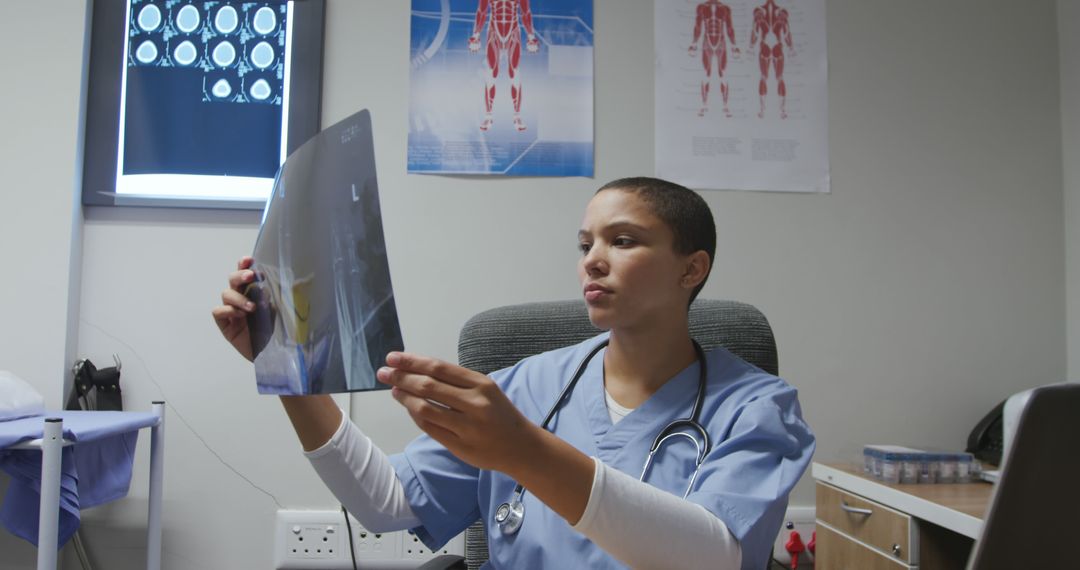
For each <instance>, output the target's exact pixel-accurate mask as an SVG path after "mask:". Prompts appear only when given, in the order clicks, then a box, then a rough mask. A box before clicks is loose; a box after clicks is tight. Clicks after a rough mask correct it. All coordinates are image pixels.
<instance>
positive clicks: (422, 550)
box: [401, 530, 465, 560]
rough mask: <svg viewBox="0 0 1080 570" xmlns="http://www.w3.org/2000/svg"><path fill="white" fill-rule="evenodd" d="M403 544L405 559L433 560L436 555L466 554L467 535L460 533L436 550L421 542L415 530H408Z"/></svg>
mask: <svg viewBox="0 0 1080 570" xmlns="http://www.w3.org/2000/svg"><path fill="white" fill-rule="evenodd" d="M402 542H403V544H402V545H401V548H402V554H401V557H402V558H404V559H405V560H431V559H432V558H435V557H436V556H442V555H443V554H457V555H458V556H465V535H464V534H459V535H457V536H455V537H454V538H452V539H450V542H447V543H446V544H444V545H443V547H442V548H440V549H439V550H438V551H436V552H432V551H430V550H428V547H427V546H426V545H425V544H424V543H423V542H420V538H419V537H417V536H416V535H415V534H413V532H412V531H411V530H410V531H406V532H405V535H404V536H403V537H402Z"/></svg>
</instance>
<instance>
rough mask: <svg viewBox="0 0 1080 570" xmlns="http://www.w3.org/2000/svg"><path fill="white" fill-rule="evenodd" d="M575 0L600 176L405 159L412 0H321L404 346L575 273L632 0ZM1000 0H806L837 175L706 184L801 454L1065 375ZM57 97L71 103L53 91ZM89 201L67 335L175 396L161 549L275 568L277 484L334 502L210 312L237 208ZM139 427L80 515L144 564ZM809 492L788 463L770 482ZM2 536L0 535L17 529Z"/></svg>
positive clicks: (370, 407)
mask: <svg viewBox="0 0 1080 570" xmlns="http://www.w3.org/2000/svg"><path fill="white" fill-rule="evenodd" d="M64 6H65V9H64V10H58V9H57V8H56V7H55V5H51V6H50V8H41V7H38V6H37V3H34V2H31V1H28V0H24V1H23V2H21V3H19V4H17V5H15V6H12V7H10V8H9V12H11V11H14V12H15V13H16V14H17V15H18V16H19V17H17V18H9V19H5V21H6V22H9V23H7V24H5V26H6V27H7V28H11V30H10V33H11V34H14V36H15V39H19V38H23V39H26V38H29V37H30V36H31V35H32V33H31V32H30V31H29V30H31V29H34V30H37V29H38V28H43V27H45V23H46V22H47V21H49V19H50V18H53V17H56V15H57V14H58V13H60V14H62V17H63V19H64V20H65V21H67V20H70V24H69V25H68V27H69V28H71V30H75V29H80V26H81V25H82V18H83V14H82V9H83V8H82V6H83V5H82V2H80V1H78V0H68V2H67V4H65V5H64ZM595 6H596V19H595V20H596V39H597V47H596V54H595V61H596V105H597V107H596V133H597V135H596V136H597V139H596V178H595V179H539V178H516V179H485V178H478V177H438V176H407V175H406V174H405V173H404V171H405V154H404V153H405V144H406V125H407V111H408V109H407V97H406V94H407V93H408V88H409V84H408V76H407V70H408V47H407V46H408V34H409V18H408V2H405V1H404V0H399V1H398V2H393V3H390V2H382V1H376V0H367V1H356V0H352V1H344V0H330V1H329V2H328V9H327V30H326V41H327V44H326V45H327V47H326V59H325V67H324V71H325V75H326V79H325V84H324V105H323V119H324V120H323V123H324V124H330V123H332V122H334V121H336V120H338V119H341V118H343V117H345V116H347V115H349V114H350V113H352V112H354V111H355V110H357V109H360V108H363V107H367V108H369V109H371V111H372V113H373V118H374V123H375V137H376V140H377V141H378V142H377V145H378V148H377V151H376V152H377V163H378V168H379V174H380V186H381V188H382V192H383V200H382V202H383V211H384V215H385V218H386V230H387V234H388V236H387V240H388V246H389V249H390V251H391V255H392V261H391V263H392V270H393V274H394V280H395V284H396V285H397V297H398V304H399V308H400V310H401V317H402V325H403V328H404V332H405V336H406V344H407V346H408V347H409V348H410V349H412V350H416V351H420V352H426V353H430V354H433V355H436V356H440V357H443V358H447V359H453V358H454V355H455V352H456V339H457V333H458V330H459V328H460V326H461V324H462V323H463V322H464V321H465V320H466V319H467V318H468V317H469V316H470V315H472V314H474V313H476V312H478V311H480V310H483V309H486V308H489V307H492V306H495V305H500V304H507V303H517V302H525V301H533V300H546V299H561V298H571V297H574V296H576V294H577V293H578V287H577V283H576V279H575V273H574V268H573V266H574V263H575V259H576V252H575V250H574V234H575V232H576V230H577V227H578V223H579V222H580V213H581V211H582V209H583V207H584V205H585V203H586V201H587V200H588V198H589V197H590V195H591V193H592V191H593V190H594V189H595V188H596V187H597V186H598V185H599V184H600V183H602V182H604V181H606V180H609V179H612V178H616V177H621V176H629V175H639V174H646V175H647V174H650V173H651V172H652V164H653V158H652V153H653V147H652V134H653V121H652V105H653V92H654V91H653V80H652V69H651V65H650V63H649V62H651V61H653V53H652V18H651V14H652V2H650V1H648V0H596V2H595ZM1015 7H1016V5H1015V3H1014V2H1008V1H1005V0H994V1H983V2H975V1H974V0H968V1H966V2H948V3H942V2H931V1H929V0H922V1H919V2H905V3H897V2H889V1H885V0H877V1H871V2H865V1H859V2H857V1H853V0H849V1H840V0H834V1H831V2H829V16H828V28H829V30H828V32H829V57H830V122H829V130H830V139H829V143H830V147H831V157H832V159H831V163H832V174H833V193H832V194H829V195H810V196H808V195H795V194H764V193H734V192H718V191H710V192H706V193H705V197H706V200H707V201H708V202H709V204H710V205H711V206H712V208H713V211H714V213H715V215H716V217H717V222H718V226H719V236H718V237H719V251H718V256H717V270H716V271H715V272H714V273H713V278H712V280H711V281H710V283H709V285H708V286H707V287H706V290H705V292H704V295H705V296H706V297H713V298H731V299H739V300H743V301H747V302H750V303H753V304H755V305H757V306H758V307H759V308H761V309H762V310H763V311H764V312H765V314H766V315H767V316H768V317H769V319H770V321H771V322H772V324H773V327H774V329H775V332H776V336H777V341H778V344H779V349H780V364H781V372H782V374H783V375H784V376H785V377H787V378H788V379H789V380H790V381H791V382H792V383H793V384H795V385H796V386H798V387H799V388H800V389H801V391H802V392H801V394H802V401H803V406H804V410H805V413H806V417H807V418H808V420H809V422H810V424H811V426H812V427H813V428H814V429H815V431H816V433H817V435H818V437H819V451H818V456H817V458H818V459H819V460H826V461H830V460H831V461H835V460H846V459H850V458H851V457H852V456H853V455H854V454H855V453H858V451H859V446H860V445H861V444H862V443H865V442H868V441H874V442H897V443H908V444H927V445H937V446H944V447H961V446H962V445H963V444H964V437H965V436H966V433H967V430H969V429H970V427H971V426H972V425H973V424H974V423H975V422H976V421H977V420H978V419H979V418H980V417H981V416H982V414H983V413H984V412H985V411H986V410H987V409H989V408H990V407H991V406H992V405H994V404H996V403H997V402H998V401H1000V400H1001V399H1002V398H1004V397H1005V396H1007V395H1008V394H1010V393H1012V392H1015V391H1017V390H1020V389H1022V388H1026V387H1030V386H1034V385H1037V384H1041V383H1046V382H1051V381H1056V380H1060V379H1062V378H1063V377H1064V375H1065V371H1066V346H1065V342H1064V340H1063V339H1064V337H1065V322H1066V321H1065V318H1064V308H1065V246H1064V244H1065V234H1064V227H1063V220H1062V215H1061V209H1062V204H1063V203H1065V202H1064V199H1063V192H1062V173H1061V172H1062V161H1061V145H1062V143H1061V137H1062V129H1061V122H1060V117H1061V115H1060V114H1059V103H1060V100H1059V97H1060V95H1059V80H1058V73H1059V71H1058V44H1057V37H1056V35H1057V24H1056V21H1055V4H1054V2H1052V1H1050V0H1041V1H1039V2H1031V3H1026V4H1025V9H1024V10H1016V9H1015ZM16 20H17V21H18V22H19V23H18V24H17V25H16V24H14V23H13V21H16ZM0 41H5V42H7V43H6V44H4V45H8V44H10V45H11V46H12V47H14V46H15V45H18V44H17V42H13V40H12V39H11V37H10V36H7V35H5V39H4V40H0ZM78 46H79V44H78V43H77V42H76V43H70V42H67V43H65V42H59V43H56V44H54V46H53V47H50V48H48V49H45V48H43V49H45V51H44V53H43V57H44V61H43V62H41V63H39V65H38V67H36V68H35V69H37V68H40V67H41V66H44V65H45V64H46V63H48V64H52V65H53V66H54V67H58V68H59V69H60V70H67V71H64V72H63V73H62V74H61V73H57V74H55V76H54V78H51V79H49V80H50V81H58V82H61V79H62V82H61V83H62V84H61V85H60V86H61V87H65V88H67V89H69V90H70V89H73V88H74V87H75V86H77V85H78V81H77V79H76V77H77V74H78V70H79V68H80V65H81V53H80V50H79V47H78ZM9 52H10V50H9ZM3 61H4V63H2V64H0V65H3V66H4V68H3V70H2V75H3V76H4V77H19V76H21V75H20V74H21V73H23V72H21V71H20V68H19V66H20V65H21V64H19V63H18V62H17V60H16V59H15V58H5V59H4V60H3ZM29 72H30V69H27V70H26V72H25V73H29ZM68 95H69V99H64V100H63V101H61V102H60V103H58V102H56V101H53V100H51V99H48V98H44V99H43V98H41V97H40V96H30V95H15V94H13V93H12V92H11V90H10V89H8V90H5V92H4V95H3V97H4V105H0V107H2V108H3V111H0V112H3V113H5V115H4V118H7V119H8V121H9V122H6V123H5V124H8V125H11V124H13V125H16V126H19V125H21V126H23V129H22V130H26V129H29V128H30V127H31V126H33V127H35V128H38V129H41V130H42V131H43V133H42V134H41V137H42V140H48V141H50V142H49V146H48V147H46V148H48V150H49V154H47V155H46V154H42V155H41V157H38V154H40V153H42V150H41V147H44V145H45V143H44V142H42V143H40V144H38V145H27V144H25V143H22V142H19V141H18V140H17V139H15V137H14V136H13V135H12V133H15V132H19V129H6V131H5V132H6V136H5V137H3V143H2V144H4V145H5V146H4V147H3V150H4V151H5V152H6V153H8V154H5V156H6V157H7V158H5V159H4V160H5V162H4V166H5V171H6V172H8V173H9V177H8V178H9V180H11V181H12V182H11V183H12V187H13V188H23V187H31V186H33V187H40V188H41V191H40V192H35V193H34V194H26V193H21V194H18V195H17V196H21V198H15V200H22V201H24V202H29V206H27V207H28V208H30V210H23V211H24V212H26V213H24V214H20V215H19V216H11V214H9V213H8V212H9V211H10V210H9V208H8V204H11V203H13V202H12V200H13V198H12V197H11V196H12V194H11V193H7V192H5V193H3V194H2V195H0V204H3V205H4V208H3V212H2V213H0V220H4V221H5V222H6V223H4V226H3V227H0V232H3V233H2V234H0V237H3V238H4V239H3V242H2V245H0V248H2V249H0V262H2V263H0V267H4V273H3V275H4V276H5V277H6V276H8V275H14V276H16V278H17V281H16V282H15V283H13V284H4V282H6V281H8V279H6V278H5V279H2V280H0V287H13V286H18V287H20V289H17V290H14V291H12V293H10V294H9V293H8V292H7V291H8V290H7V289H3V290H2V291H3V292H4V293H5V294H4V295H3V296H0V307H3V309H4V314H5V315H8V314H14V315H16V316H17V317H19V318H17V319H14V320H10V321H9V320H6V319H5V322H26V323H35V324H34V325H33V326H34V327H35V329H34V330H40V331H48V332H49V334H42V338H41V340H40V341H36V340H33V339H32V338H30V337H32V336H35V337H36V335H25V334H15V333H11V332H9V331H10V329H8V328H7V326H6V325H5V326H4V327H3V328H4V332H3V333H0V334H4V335H8V336H4V337H0V338H2V339H3V340H4V343H3V345H0V351H3V352H0V355H2V356H3V357H4V361H0V365H2V366H5V367H10V368H14V367H15V366H16V365H18V366H20V367H23V370H25V371H23V372H20V373H21V374H23V375H26V376H32V375H33V376H35V377H36V376H40V377H42V380H40V381H39V383H38V384H39V385H40V386H43V387H45V388H48V389H51V390H54V391H55V386H57V385H58V384H57V382H58V381H59V380H58V378H56V377H57V376H58V375H60V374H61V373H62V372H63V370H64V369H65V368H66V367H67V365H68V363H69V358H68V355H67V354H65V352H64V349H63V346H64V338H65V337H64V335H63V334H61V333H58V332H55V331H56V329H57V327H59V329H60V330H62V329H63V322H64V319H65V317H66V316H67V314H68V313H67V312H66V308H65V307H58V306H57V305H62V303H59V302H57V299H63V298H64V292H65V291H66V284H67V283H68V282H70V280H71V279H72V277H71V275H72V274H71V273H69V272H68V271H67V269H66V260H67V258H68V256H69V255H70V249H71V248H70V244H69V238H70V236H71V235H73V234H78V232H79V231H80V229H79V226H80V223H79V221H78V220H76V223H75V224H74V229H72V225H71V224H70V220H71V215H72V212H71V208H70V205H71V200H72V194H71V193H72V189H73V186H74V184H73V183H72V180H73V178H74V177H75V176H74V173H73V172H72V167H71V166H70V165H71V163H73V162H74V159H75V158H76V151H75V144H74V142H73V141H74V140H75V135H74V133H75V132H76V126H75V125H77V124H78V121H77V116H76V110H77V102H76V101H77V97H76V93H69V94H68ZM58 108H60V109H62V110H66V111H65V114H64V115H63V116H62V117H59V118H54V115H53V113H55V112H56V109H58ZM8 115H10V118H9V117H8ZM45 118H48V120H43V119H45ZM57 140H60V141H61V142H62V144H60V145H59V147H60V148H57V146H58V145H56V144H55V141H57ZM65 141H66V142H65ZM57 163H60V164H67V165H68V166H67V167H66V168H67V170H66V171H65V170H64V169H57V168H55V167H54V165H55V164H57ZM14 203H15V204H16V205H19V204H20V202H18V201H16V202H14ZM64 204H66V206H64ZM9 217H11V218H17V219H15V220H14V223H15V224H16V225H14V226H10V225H9V224H11V223H12V222H8V221H7V219H8V218H9ZM85 217H86V221H85V225H84V226H82V228H81V231H82V232H83V233H84V234H85V241H84V244H83V247H84V253H83V265H82V286H81V310H80V311H79V312H78V316H79V320H78V324H79V326H78V333H79V336H78V354H79V355H80V356H88V357H90V358H92V359H93V360H95V361H102V362H108V360H109V358H110V356H109V355H110V354H111V353H113V352H117V353H119V354H120V356H121V357H122V358H123V360H124V382H125V389H126V393H127V399H126V402H127V403H128V406H129V407H132V408H139V407H141V406H144V405H146V403H148V402H149V401H150V400H151V399H156V398H159V397H163V398H164V399H166V400H167V401H168V403H169V406H170V407H169V409H168V414H169V417H168V422H169V423H168V430H167V434H168V435H167V442H168V443H167V445H168V452H167V456H166V460H165V461H166V470H167V478H166V488H165V510H164V512H165V541H164V542H165V557H164V560H165V567H166V568H177V569H178V568H194V567H228V568H252V569H255V568H259V569H262V568H267V567H269V566H270V548H269V544H270V542H271V538H270V537H271V516H272V513H273V512H274V510H276V509H277V508H278V505H285V506H290V507H302V508H307V507H310V508H315V507H327V506H331V505H332V504H333V503H332V502H331V498H330V497H329V495H328V494H327V493H326V492H325V491H324V490H323V489H322V488H321V486H320V484H319V482H318V480H317V478H316V477H315V476H314V474H313V473H312V471H311V469H310V467H308V465H307V464H306V462H305V460H303V459H302V458H301V457H300V456H299V446H298V444H297V443H296V442H295V437H294V436H292V435H291V433H290V430H289V428H288V426H287V422H286V420H285V417H284V415H283V414H282V413H281V411H280V409H279V408H280V406H279V405H278V404H277V402H276V401H275V400H274V399H272V398H264V397H259V396H257V395H255V394H254V388H253V382H252V374H251V371H250V368H249V367H247V366H245V365H244V363H243V362H242V361H241V360H240V359H239V358H238V357H236V356H234V355H233V354H230V351H229V349H228V348H227V347H226V345H225V343H224V342H223V341H221V340H220V339H219V338H217V332H216V330H215V328H214V326H213V324H212V322H211V319H210V316H209V310H210V308H211V306H212V305H214V304H215V303H216V300H217V297H218V292H219V291H220V289H221V288H222V287H223V285H224V276H225V274H226V273H227V272H228V271H229V270H230V268H231V267H232V265H233V263H234V261H235V259H236V258H237V257H238V256H240V255H242V254H244V253H246V252H248V251H250V249H251V246H252V244H253V242H254V239H255V234H256V227H257V223H258V216H257V215H256V214H253V213H243V212H207V211H177V210H150V209H111V210H109V209H91V210H88V211H87V212H86V216H85ZM56 234H62V235H63V236H64V237H63V239H56V238H55V235H56ZM31 244H33V246H34V249H33V250H31V249H30V245H31ZM56 259H62V262H61V263H56V262H55V260H56ZM33 264H37V265H39V266H44V268H43V269H42V271H45V274H46V275H47V277H48V278H47V279H45V280H43V281H42V282H41V283H38V282H31V281H30V280H29V278H28V275H30V271H29V266H31V265H33ZM9 269H10V270H11V271H10V272H9ZM75 273H77V271H76V272H75ZM51 282H63V285H64V286H58V285H56V284H55V283H51ZM54 288H56V290H54ZM43 319H45V320H48V321H49V323H46V322H45V321H44V320H43ZM38 323H43V324H40V325H39V324H38ZM9 337H10V339H9ZM35 343H39V344H40V348H36V347H37V344H35ZM12 346H13V347H15V348H16V350H11V349H10V348H9V347H12ZM35 351H36V352H35ZM5 361H9V362H14V363H15V364H14V365H12V364H5V363H4V362H5ZM32 366H34V367H42V369H41V370H42V371H40V372H39V371H38V369H37V368H33V367H32ZM50 386H52V387H53V388H49V387H50ZM54 395H55V394H54ZM53 399H54V400H55V398H53ZM352 400H353V406H354V410H353V416H354V418H356V419H357V420H358V422H359V423H360V424H361V425H362V426H363V427H364V428H365V429H366V430H367V431H368V432H369V433H370V434H371V435H372V437H373V439H374V440H375V441H376V443H378V444H380V445H381V446H382V447H384V448H385V449H387V450H388V451H396V450H398V449H400V448H401V447H402V446H403V445H404V443H405V442H406V441H407V440H408V439H410V438H411V437H412V436H413V435H415V434H416V433H417V431H416V429H415V427H414V426H413V425H412V424H411V423H410V422H409V420H408V419H407V417H406V415H405V414H404V413H403V412H402V411H400V410H399V409H398V407H397V406H396V405H395V404H394V403H393V402H392V401H391V399H390V398H389V397H388V396H387V395H386V394H362V395H356V396H353V398H352ZM144 453H145V443H144V445H143V446H142V447H141V448H140V455H139V459H138V461H137V463H136V465H137V467H136V479H135V482H134V484H133V489H132V494H131V497H129V498H128V499H125V500H122V501H119V502H117V503H115V504H113V505H109V506H106V507H102V508H99V509H96V510H93V511H90V512H88V513H87V514H86V517H85V520H86V523H85V525H84V528H85V530H86V534H87V537H88V542H89V543H90V550H91V554H92V556H94V557H95V559H96V560H98V561H100V562H99V565H101V567H109V568H127V567H130V568H136V567H139V564H140V563H139V560H141V559H142V558H141V557H142V555H143V552H142V549H143V548H144V544H143V539H142V534H141V532H142V531H141V528H140V525H142V524H143V520H144V516H145V502H146V500H145V497H146V491H145V484H144V483H143V482H142V481H143V480H144V478H145V455H144ZM812 502H813V493H812V488H811V486H810V485H809V484H808V482H807V481H804V482H803V483H802V484H801V485H800V487H799V488H798V489H797V492H796V494H795V497H794V498H793V503H796V504H810V503H812ZM0 540H3V542H0V548H4V550H5V551H6V546H7V544H8V543H9V542H12V541H11V540H5V539H4V538H0ZM128 560H131V561H132V562H128ZM69 562H70V560H69ZM69 567H73V566H71V565H70V564H69Z"/></svg>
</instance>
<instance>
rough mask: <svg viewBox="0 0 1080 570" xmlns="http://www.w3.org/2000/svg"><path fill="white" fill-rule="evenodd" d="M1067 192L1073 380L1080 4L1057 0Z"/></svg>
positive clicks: (1078, 256) (1079, 219) (1073, 371)
mask: <svg viewBox="0 0 1080 570" xmlns="http://www.w3.org/2000/svg"><path fill="white" fill-rule="evenodd" d="M1057 12H1058V43H1059V46H1060V52H1061V61H1060V72H1061V155H1062V161H1061V162H1062V167H1063V169H1062V170H1063V172H1062V176H1063V182H1064V194H1065V200H1064V203H1065V207H1064V213H1065V270H1066V278H1065V291H1066V293H1065V295H1066V297H1065V315H1066V320H1065V323H1066V328H1067V333H1068V334H1066V339H1067V341H1068V361H1069V367H1068V371H1069V379H1071V380H1073V381H1080V161H1078V160H1076V157H1077V156H1080V103H1078V99H1080V38H1077V37H1076V33H1075V32H1074V30H1076V29H1077V28H1076V27H1077V26H1080V4H1078V3H1076V2H1072V1H1069V0H1057Z"/></svg>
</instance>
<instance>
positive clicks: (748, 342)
mask: <svg viewBox="0 0 1080 570" xmlns="http://www.w3.org/2000/svg"><path fill="white" fill-rule="evenodd" d="M600 332H601V331H600V330H598V329H596V328H595V327H593V326H592V323H590V322H589V315H588V313H587V312H586V308H585V302H584V301H553V302H545V303H528V304H523V305H511V306H507V307H499V308H496V309H491V310H488V311H484V312H482V313H479V314H477V315H476V316H474V317H472V318H471V319H469V321H468V322H466V323H465V326H464V327H462V329H461V337H460V338H459V339H458V363H459V364H461V365H462V366H464V367H466V368H470V369H472V370H476V371H478V372H483V373H484V374H489V373H491V372H494V371H496V370H501V369H503V368H506V367H508V366H511V365H513V364H514V363H516V362H518V361H519V360H521V359H523V358H525V357H528V356H532V355H534V354H539V353H541V352H546V351H549V350H554V349H557V348H562V347H564V346H570V345H573V344H577V343H579V342H581V341H583V340H586V339H588V338H591V337H593V336H596V335H597V334H599V333H600ZM690 335H691V336H692V337H693V338H694V339H695V340H697V341H698V342H699V343H700V344H701V346H702V347H703V348H704V349H705V350H709V349H711V348H714V347H717V346H722V347H724V348H726V349H728V350H729V351H731V352H732V353H734V354H735V355H737V356H739V357H740V358H742V359H743V360H745V361H747V362H749V363H751V364H753V365H754V366H757V367H758V368H761V369H762V370H764V371H766V372H769V373H771V374H777V372H778V362H777V357H776V341H775V340H774V339H773V334H772V328H771V327H770V326H769V322H768V321H767V320H765V315H763V314H761V311H758V310H757V309H756V308H754V307H753V306H752V305H747V304H746V303H739V302H736V301H718V300H707V299H698V300H696V301H695V302H694V303H693V305H691V307H690ZM566 380H569V378H567V379H566ZM484 522H486V521H482V520H481V521H477V522H476V523H474V524H473V525H472V526H471V527H469V529H468V530H467V531H466V532H465V561H466V563H467V565H468V567H469V568H470V570H472V569H475V568H479V567H480V565H482V564H483V563H484V562H485V561H486V560H487V558H488V550H487V537H486V535H485V530H484Z"/></svg>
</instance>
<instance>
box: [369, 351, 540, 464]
mask: <svg viewBox="0 0 1080 570" xmlns="http://www.w3.org/2000/svg"><path fill="white" fill-rule="evenodd" d="M386 364H387V366H385V367H383V368H380V369H379V371H378V373H377V377H378V379H379V381H380V382H383V383H384V384H389V385H391V386H392V387H393V390H392V394H393V396H394V399H395V400H397V401H398V403H400V404H401V405H402V406H404V407H405V409H406V410H408V411H409V415H410V416H411V417H412V419H413V421H414V422H416V425H417V426H419V427H420V429H422V430H424V432H425V433H427V434H428V435H430V436H431V437H432V438H434V439H435V440H436V441H438V442H439V443H441V444H443V445H444V446H446V448H447V449H448V450H450V452H451V453H453V454H454V455H456V456H457V457H458V458H459V459H461V460H462V461H465V462H466V463H468V464H470V465H472V466H474V467H477V468H480V469H490V470H495V471H502V472H507V471H509V470H511V469H512V468H513V467H515V466H520V465H521V464H522V462H524V461H527V457H525V456H526V455H527V454H528V452H529V451H528V450H529V449H530V445H529V441H530V438H531V436H533V435H534V433H535V430H536V429H538V428H537V426H536V425H535V424H533V423H532V422H530V421H529V419H528V418H526V417H525V416H524V415H522V413H521V412H520V411H518V409H517V408H516V407H515V406H514V404H513V403H512V402H511V401H510V399H509V398H507V397H506V394H504V393H503V391H502V390H501V389H500V388H499V386H498V385H496V384H495V381H494V380H492V379H491V378H488V377H487V376H485V375H483V374H480V373H479V372H474V371H472V370H469V369H468V368H462V367H461V366H455V365H453V364H450V363H447V362H443V361H441V360H437V359H434V358H428V357H425V356H419V355H415V354H409V353H403V352H391V353H390V354H389V355H387V357H386Z"/></svg>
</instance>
